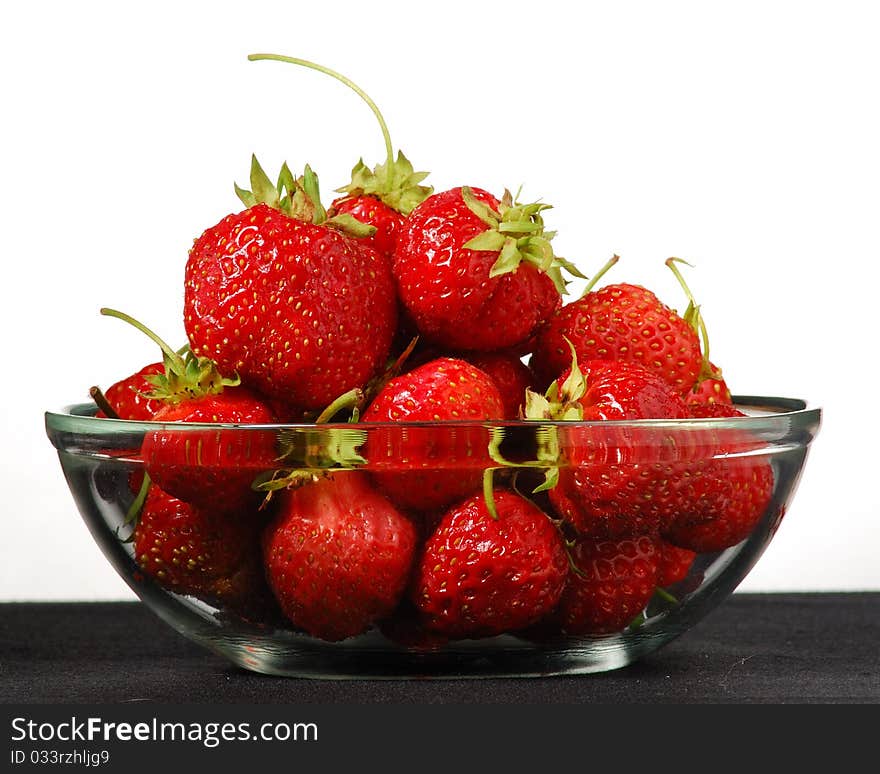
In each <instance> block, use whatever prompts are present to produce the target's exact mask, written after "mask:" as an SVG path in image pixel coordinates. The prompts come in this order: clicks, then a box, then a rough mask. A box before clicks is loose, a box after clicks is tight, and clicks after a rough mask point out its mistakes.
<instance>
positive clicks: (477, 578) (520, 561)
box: [410, 489, 568, 638]
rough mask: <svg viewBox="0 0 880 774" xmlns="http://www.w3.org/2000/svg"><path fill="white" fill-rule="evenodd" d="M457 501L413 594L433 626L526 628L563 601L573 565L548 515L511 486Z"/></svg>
mask: <svg viewBox="0 0 880 774" xmlns="http://www.w3.org/2000/svg"><path fill="white" fill-rule="evenodd" d="M494 501H495V508H496V511H497V518H493V517H492V516H491V515H490V513H489V509H488V508H487V506H486V501H485V499H484V497H483V495H482V494H480V495H477V496H475V497H473V498H471V499H469V500H467V501H465V502H464V503H461V504H460V505H458V506H456V507H454V508H452V509H451V510H450V511H449V512H448V513H446V515H445V516H444V517H443V519H442V520H441V521H440V524H439V526H438V527H437V529H436V531H435V532H434V534H433V535H432V536H431V537H430V538H429V539H428V541H427V542H426V544H425V546H424V551H423V553H422V556H421V559H420V561H419V562H418V564H417V567H416V570H415V574H414V578H413V583H412V586H411V589H410V598H411V599H412V601H413V602H414V604H415V605H416V607H418V609H419V610H420V611H421V614H422V616H423V618H424V620H425V623H426V626H427V627H428V628H429V629H431V630H433V631H437V632H440V633H442V634H445V635H448V636H450V637H458V638H463V637H490V636H494V635H497V634H502V633H504V632H510V631H515V630H517V629H524V628H526V627H528V626H531V625H533V624H534V623H536V622H537V621H538V620H540V619H541V618H542V617H543V616H545V615H546V614H547V613H548V612H550V610H552V609H553V607H554V606H555V605H556V603H557V601H558V600H559V596H560V594H561V593H562V587H563V584H564V582H565V577H566V573H567V571H568V560H567V558H566V555H565V544H564V543H563V540H562V537H561V535H560V533H559V530H558V529H557V528H556V526H555V525H554V524H553V522H552V521H550V519H549V518H548V517H547V515H546V514H545V513H544V512H543V511H541V510H540V509H539V508H538V507H537V506H536V505H534V504H533V503H531V502H530V501H528V500H526V499H524V498H523V497H520V496H519V495H518V494H515V493H514V492H512V491H509V490H506V489H496V490H495V492H494Z"/></svg>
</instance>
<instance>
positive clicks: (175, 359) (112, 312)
mask: <svg viewBox="0 0 880 774" xmlns="http://www.w3.org/2000/svg"><path fill="white" fill-rule="evenodd" d="M101 314H103V315H106V316H107V317H115V318H116V319H118V320H122V321H123V322H127V323H128V324H129V325H132V326H134V327H135V328H137V329H138V330H139V331H140V332H141V333H143V334H145V335H147V336H149V337H150V338H151V339H152V340H153V341H154V342H156V344H158V345H159V349H161V350H162V354H163V355H165V357H167V358H168V359H169V360H170V361H171V362H172V363H174V365H175V366H178V367H179V369H180V370H179V371H178V373H183V372H184V371H185V370H186V365H185V364H184V361H183V358H182V357H181V356H180V355H179V354H178V353H177V352H175V351H174V350H173V349H171V347H170V346H168V344H166V343H165V341H163V340H162V339H161V338H160V337H159V335H158V334H156V333H153V331H151V330H150V329H149V328H148V327H147V326H146V325H144V324H143V323H142V322H140V321H138V320H135V319H134V317H131V316H130V315H127V314H126V313H125V312H120V311H118V310H116V309H108V308H107V307H102V308H101Z"/></svg>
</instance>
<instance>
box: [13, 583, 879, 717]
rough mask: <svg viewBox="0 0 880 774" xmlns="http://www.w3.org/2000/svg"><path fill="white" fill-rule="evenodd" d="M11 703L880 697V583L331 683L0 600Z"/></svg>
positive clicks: (87, 611)
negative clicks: (545, 657) (512, 658)
mask: <svg viewBox="0 0 880 774" xmlns="http://www.w3.org/2000/svg"><path fill="white" fill-rule="evenodd" d="M0 697H2V701H3V702H4V703H8V704H13V703H90V704H91V703H94V704H97V703H121V702H138V701H155V702H163V703H181V704H183V703H223V704H237V703H253V704H277V703H295V704H303V703H324V704H331V703H350V704H366V703H377V702H379V703H398V704H400V703H417V704H434V703H513V702H522V703H606V704H610V703H670V702H674V703H860V704H862V703H872V704H873V703H880V592H871V593H867V592H866V593H834V594H745V593H739V594H735V595H733V596H732V597H731V598H729V599H728V600H727V601H726V602H725V603H724V604H723V605H722V606H721V607H719V608H718V609H717V610H715V611H714V612H713V613H712V614H710V615H709V616H708V617H707V618H705V619H704V620H703V621H702V622H700V623H699V624H698V625H697V626H696V627H695V628H693V629H692V630H691V631H690V632H688V633H686V634H685V635H683V636H682V637H680V638H678V639H677V640H675V641H673V642H672V643H670V644H669V645H667V646H666V647H665V648H663V649H661V650H660V651H658V652H656V653H655V654H652V655H651V656H649V657H647V658H645V659H644V660H643V661H641V662H639V663H637V664H634V665H632V666H629V667H626V668H624V669H619V670H616V671H612V672H605V673H602V674H596V675H584V676H577V677H552V678H540V679H536V678H519V679H486V680H480V681H470V680H442V681H439V680H438V681H431V680H419V681H407V680H391V681H386V680H383V681H367V680H351V681H326V680H307V679H291V678H275V677H267V676H264V675H259V674H254V673H250V672H246V671H243V670H241V669H238V668H237V667H234V666H232V665H231V664H229V663H228V662H226V661H225V660H223V659H222V658H220V657H219V656H215V655H213V654H211V653H209V652H207V651H205V650H203V649H201V648H200V647H198V646H196V645H194V644H192V643H190V642H188V641H187V640H185V639H184V638H183V637H182V636H180V635H178V634H177V633H176V632H174V631H173V630H171V629H170V628H168V627H167V626H166V625H165V624H164V623H162V622H161V621H159V619H158V618H156V617H155V616H154V615H153V614H152V613H151V612H150V611H149V610H147V609H146V608H145V607H144V606H142V605H141V604H139V603H127V602H126V603H6V604H2V605H0Z"/></svg>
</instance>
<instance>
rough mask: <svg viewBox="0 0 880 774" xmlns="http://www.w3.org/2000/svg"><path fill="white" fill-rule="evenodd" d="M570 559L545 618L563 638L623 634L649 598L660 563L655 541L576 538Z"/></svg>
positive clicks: (642, 538)
mask: <svg viewBox="0 0 880 774" xmlns="http://www.w3.org/2000/svg"><path fill="white" fill-rule="evenodd" d="M569 555H570V557H571V562H572V568H571V570H570V571H569V573H568V579H567V582H566V584H565V588H564V590H563V592H562V596H561V598H560V601H559V605H558V606H557V608H556V609H555V610H554V611H553V613H552V615H551V617H550V618H551V620H552V622H553V623H554V624H555V626H557V627H558V628H559V631H560V632H561V633H563V634H568V635H583V634H610V633H613V632H619V631H622V630H623V629H625V628H626V627H627V626H628V625H629V624H630V623H631V622H632V621H633V619H634V618H635V617H636V616H637V615H638V614H639V613H640V612H641V611H642V610H643V609H644V608H645V606H646V605H647V604H648V602H649V601H650V600H651V597H652V596H653V595H654V589H655V588H656V587H657V578H658V567H659V562H660V547H659V543H658V541H657V539H656V538H654V537H651V536H648V535H642V536H640V537H633V538H624V539H622V540H602V539H596V538H591V537H580V538H577V539H576V540H575V541H574V543H573V544H571V545H570V546H569Z"/></svg>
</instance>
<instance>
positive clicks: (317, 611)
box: [263, 471, 416, 641]
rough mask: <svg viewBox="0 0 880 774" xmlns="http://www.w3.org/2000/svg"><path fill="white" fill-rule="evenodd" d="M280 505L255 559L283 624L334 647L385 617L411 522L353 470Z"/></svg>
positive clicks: (395, 594) (394, 597)
mask: <svg viewBox="0 0 880 774" xmlns="http://www.w3.org/2000/svg"><path fill="white" fill-rule="evenodd" d="M280 499H281V502H280V503H279V505H278V514H277V516H276V517H275V519H274V521H273V522H272V523H271V524H270V525H269V526H268V527H267V528H266V530H265V532H264V534H263V555H264V557H265V566H266V577H267V578H268V580H269V585H270V587H271V588H272V590H273V592H274V593H275V596H276V598H277V599H278V602H279V603H280V605H281V609H282V611H283V612H284V614H285V615H286V616H287V617H288V618H289V619H290V621H291V622H292V623H293V624H295V625H296V626H298V627H300V628H302V629H305V630H306V631H307V632H308V633H309V634H311V635H313V636H315V637H320V638H321V639H325V640H334V641H335V640H342V639H345V638H346V637H352V636H354V635H357V634H361V633H362V632H364V631H366V630H367V628H369V627H370V625H371V624H373V623H374V622H376V621H378V620H379V619H381V618H385V617H387V616H388V615H390V614H391V612H392V611H393V610H394V609H395V607H396V606H397V604H398V602H399V601H400V599H401V597H402V595H403V592H404V589H405V587H406V583H407V580H408V578H409V573H410V568H411V565H412V562H413V558H414V555H415V547H416V532H415V527H414V526H413V525H412V523H411V522H410V521H409V520H408V519H407V518H406V517H405V516H403V515H402V514H401V513H400V512H399V511H398V510H397V509H396V508H395V507H394V506H393V505H392V504H391V503H390V502H389V501H388V500H386V499H385V498H384V497H382V495H380V494H379V493H378V492H377V491H376V490H375V489H374V488H373V487H372V486H371V485H370V483H369V479H368V478H367V477H366V476H365V475H364V474H363V473H360V472H355V471H349V472H344V473H334V474H328V475H326V476H324V477H321V478H316V479H315V480H314V481H311V482H308V483H305V484H303V485H301V486H300V487H298V488H295V489H292V490H289V491H285V492H283V493H282V494H281V495H280Z"/></svg>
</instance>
